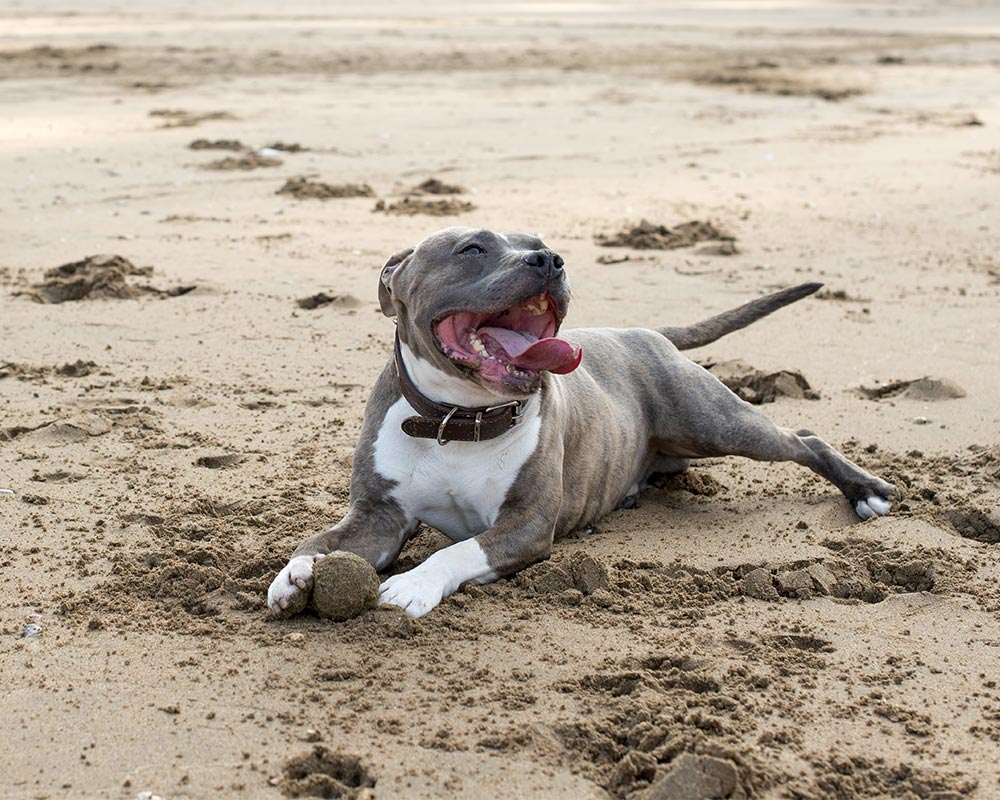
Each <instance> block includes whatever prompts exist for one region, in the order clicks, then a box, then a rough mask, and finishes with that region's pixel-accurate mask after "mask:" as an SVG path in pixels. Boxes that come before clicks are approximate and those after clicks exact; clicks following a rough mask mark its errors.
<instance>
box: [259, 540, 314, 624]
mask: <svg viewBox="0 0 1000 800" xmlns="http://www.w3.org/2000/svg"><path fill="white" fill-rule="evenodd" d="M322 557H323V556H321V555H316V556H295V558H293V559H292V560H291V561H289V562H288V563H287V564H285V566H284V567H283V568H282V570H281V572H279V573H278V574H277V576H276V577H275V579H274V580H273V581H271V587H270V588H269V589H268V590H267V607H268V610H269V611H270V612H271V614H272V615H273V616H275V617H290V616H292V615H293V614H298V613H299V612H300V611H301V610H302V609H304V608H305V607H306V604H307V603H308V602H309V594H310V592H312V585H313V564H315V563H316V562H317V561H318V560H319V559H321V558H322Z"/></svg>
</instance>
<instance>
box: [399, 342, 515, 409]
mask: <svg viewBox="0 0 1000 800" xmlns="http://www.w3.org/2000/svg"><path fill="white" fill-rule="evenodd" d="M399 352H400V356H401V357H402V359H403V365H404V366H405V367H406V371H407V372H408V373H409V374H410V379H411V380H412V382H413V384H414V385H415V386H416V387H417V389H419V390H420V393H421V394H422V395H424V396H425V397H427V398H429V399H431V400H433V401H434V402H436V403H444V404H445V405H456V406H463V407H464V408H480V407H485V406H495V405H498V404H499V403H505V402H507V401H508V400H510V399H511V398H509V397H504V396H503V395H500V394H496V393H495V392H491V391H489V390H488V389H485V388H483V387H481V386H477V385H476V384H474V383H472V382H471V381H469V380H466V379H464V378H460V377H458V376H457V375H448V374H447V373H446V372H444V371H443V370H440V369H438V368H437V367H435V366H434V365H433V364H431V363H430V362H429V361H426V360H425V359H423V358H420V356H417V355H415V354H414V352H413V351H412V350H411V349H410V347H409V345H407V344H406V342H404V341H402V340H401V341H400V342H399Z"/></svg>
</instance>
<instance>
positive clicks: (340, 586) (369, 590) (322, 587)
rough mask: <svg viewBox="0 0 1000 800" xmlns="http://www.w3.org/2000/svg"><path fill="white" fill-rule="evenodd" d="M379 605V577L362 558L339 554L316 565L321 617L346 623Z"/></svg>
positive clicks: (315, 589) (314, 599)
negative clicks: (347, 620) (377, 603)
mask: <svg viewBox="0 0 1000 800" xmlns="http://www.w3.org/2000/svg"><path fill="white" fill-rule="evenodd" d="M377 601H378V575H377V574H376V573H375V568H374V567H372V565H371V564H369V563H368V562H367V561H365V560H364V559H363V558H361V556H356V555H354V553H345V552H343V551H342V550H335V551H334V552H332V553H329V554H328V555H327V556H326V557H325V558H321V559H320V560H319V561H317V562H316V563H315V564H314V565H313V594H312V605H313V608H315V609H316V613H317V614H319V615H320V616H321V617H328V618H329V619H333V620H336V621H337V622H342V621H343V620H345V619H350V618H351V617H356V616H357V615H358V614H360V613H361V612H362V611H364V610H365V609H368V608H371V607H372V606H374V605H375V603H376V602H377Z"/></svg>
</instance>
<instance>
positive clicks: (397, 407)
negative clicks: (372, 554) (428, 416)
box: [375, 398, 541, 541]
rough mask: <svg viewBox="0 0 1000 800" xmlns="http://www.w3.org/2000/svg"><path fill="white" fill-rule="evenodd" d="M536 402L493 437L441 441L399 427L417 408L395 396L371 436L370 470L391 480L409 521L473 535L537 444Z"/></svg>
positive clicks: (490, 519) (492, 517)
mask: <svg viewBox="0 0 1000 800" xmlns="http://www.w3.org/2000/svg"><path fill="white" fill-rule="evenodd" d="M538 405H539V403H538V398H532V400H531V401H530V402H529V403H528V406H527V408H525V410H524V416H523V417H522V418H521V420H520V422H518V424H517V425H515V426H514V427H513V428H511V429H510V430H509V431H507V432H506V433H504V434H503V435H501V436H498V437H497V438H496V439H490V440H488V441H485V442H449V443H448V444H446V445H444V446H441V445H439V444H438V443H437V442H436V441H434V440H433V439H415V438H413V437H411V436H407V435H406V434H405V433H403V431H402V429H401V428H400V424H401V423H402V422H403V420H404V419H405V418H406V417H409V416H413V415H415V414H416V413H417V412H416V411H414V410H413V408H411V406H410V404H409V403H407V402H406V400H405V399H403V398H400V399H399V400H397V401H396V402H395V404H393V406H392V407H391V408H390V409H389V412H388V413H387V414H386V415H385V420H383V422H382V427H381V429H380V430H379V433H378V438H377V439H376V440H375V471H376V472H378V474H379V475H381V476H382V477H383V478H386V479H388V480H391V481H395V482H396V486H395V488H394V489H393V490H392V497H393V499H394V500H395V501H396V502H397V503H399V504H400V506H401V507H402V509H403V513H404V514H406V517H407V519H408V520H409V521H411V522H415V521H417V520H419V521H420V522H425V523H427V524H428V525H431V526H433V527H435V528H437V529H438V530H439V531H441V532H442V533H444V534H445V535H446V536H448V537H450V538H451V539H454V540H456V541H458V540H461V539H468V538H469V537H471V536H476V535H477V534H480V533H482V532H483V531H485V530H486V529H487V528H489V527H491V526H492V525H493V523H494V522H495V521H496V518H497V515H498V514H499V512H500V506H501V505H502V504H503V501H504V498H505V497H506V496H507V492H508V490H509V489H510V487H511V486H512V485H513V483H514V481H515V480H516V479H517V476H518V473H519V472H520V471H521V467H522V465H523V464H524V462H525V461H526V460H527V459H528V457H529V456H530V455H531V454H532V453H533V452H534V450H535V447H536V446H537V445H538V433H539V430H540V428H541V418H540V416H539V414H538Z"/></svg>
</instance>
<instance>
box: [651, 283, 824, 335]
mask: <svg viewBox="0 0 1000 800" xmlns="http://www.w3.org/2000/svg"><path fill="white" fill-rule="evenodd" d="M822 286H823V284H822V283H802V284H799V285H798V286H790V287H788V288H787V289H782V290H781V291H780V292H773V293H772V294H767V295H764V296H763V297H758V298H757V299H755V300H751V301H750V302H749V303H744V304H743V305H741V306H740V307H739V308H733V309H730V310H729V311H723V312H722V313H721V314H717V315H716V316H714V317H709V318H708V319H705V320H702V321H701V322H696V323H694V325H687V326H684V327H673V326H664V327H662V328H657V329H656V330H657V332H658V333H662V334H663V335H664V336H666V337H667V338H668V339H669V340H670V341H671V342H673V343H674V345H675V346H676V347H677V349H678V350H691V349H693V348H695V347H703V346H704V345H706V344H711V343H712V342H714V341H715V340H716V339H721V338H722V337H723V336H725V335H726V334H728V333H732V332H733V331H738V330H739V329H740V328H745V327H746V326H747V325H749V324H751V323H753V322H756V321H757V320H759V319H761V318H762V317H766V316H767V315H768V314H770V313H771V312H773V311H777V310H778V309H779V308H782V307H784V306H787V305H788V304H789V303H794V302H795V301H796V300H801V299H802V298H803V297H807V296H809V295H811V294H812V293H813V292H815V291H817V290H819V289H820V288H821V287H822Z"/></svg>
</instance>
